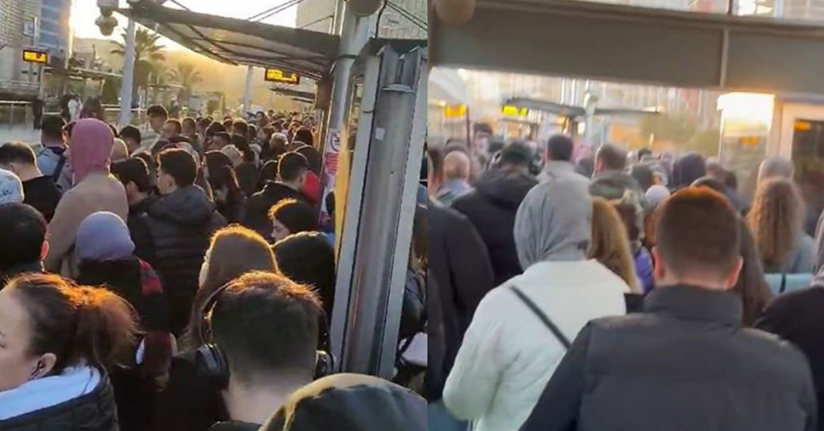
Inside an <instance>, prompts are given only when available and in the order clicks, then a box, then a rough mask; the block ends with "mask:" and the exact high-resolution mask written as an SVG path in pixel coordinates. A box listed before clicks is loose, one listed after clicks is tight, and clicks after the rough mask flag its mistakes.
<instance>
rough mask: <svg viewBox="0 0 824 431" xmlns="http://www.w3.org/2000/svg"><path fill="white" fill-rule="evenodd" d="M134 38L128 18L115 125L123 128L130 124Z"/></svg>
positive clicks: (131, 20)
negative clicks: (118, 113) (118, 111)
mask: <svg viewBox="0 0 824 431" xmlns="http://www.w3.org/2000/svg"><path fill="white" fill-rule="evenodd" d="M134 38H135V21H134V20H133V19H132V18H129V24H128V25H127V26H126V49H125V51H126V52H125V57H124V61H123V81H122V82H121V84H120V117H119V118H118V121H117V124H118V126H119V127H125V126H127V125H128V124H129V123H130V122H131V118H132V87H133V85H134V62H135V52H134V44H135V42H134Z"/></svg>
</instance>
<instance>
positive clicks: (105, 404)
mask: <svg viewBox="0 0 824 431" xmlns="http://www.w3.org/2000/svg"><path fill="white" fill-rule="evenodd" d="M0 430H3V431H119V430H120V428H119V427H118V425H117V408H116V407H115V404H114V391H113V390H112V385H111V384H110V383H109V379H108V378H107V377H105V376H103V378H102V379H101V380H100V384H98V385H97V388H95V390H94V391H92V392H91V393H89V394H86V395H83V396H81V397H78V398H75V399H73V400H70V401H66V402H65V403H62V404H58V405H56V406H52V407H49V408H45V409H42V410H37V411H34V412H31V413H28V414H25V415H22V416H17V417H14V418H11V419H8V420H0Z"/></svg>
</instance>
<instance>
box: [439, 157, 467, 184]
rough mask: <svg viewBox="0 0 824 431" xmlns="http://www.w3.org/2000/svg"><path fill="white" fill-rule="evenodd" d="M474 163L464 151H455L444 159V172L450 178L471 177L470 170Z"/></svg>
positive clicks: (461, 178) (465, 178)
mask: <svg viewBox="0 0 824 431" xmlns="http://www.w3.org/2000/svg"><path fill="white" fill-rule="evenodd" d="M471 165H472V163H471V162H470V161H469V157H468V156H467V155H466V154H465V153H464V152H463V151H453V152H451V153H449V154H447V155H446V157H444V159H443V174H444V177H445V178H446V179H448V180H463V181H466V180H468V179H469V172H470V169H471Z"/></svg>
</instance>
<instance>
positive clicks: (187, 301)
mask: <svg viewBox="0 0 824 431" xmlns="http://www.w3.org/2000/svg"><path fill="white" fill-rule="evenodd" d="M158 160H159V161H160V165H159V166H158V169H157V187H158V189H159V190H160V194H161V195H162V196H161V197H160V198H159V199H158V200H157V201H155V202H154V203H153V204H152V205H151V206H150V207H149V209H148V210H147V211H146V214H145V216H143V217H142V220H143V223H145V225H146V226H145V229H146V231H147V232H148V234H149V241H146V242H145V243H144V245H143V246H142V247H141V248H140V249H136V250H135V254H137V255H138V256H139V257H140V258H142V259H143V260H145V261H147V262H149V263H150V264H151V265H152V267H153V268H154V269H155V270H156V271H157V273H158V275H160V279H161V281H162V283H163V291H164V294H165V295H166V300H167V302H168V303H169V308H170V314H171V320H172V321H171V329H172V333H174V334H175V335H180V333H181V332H182V330H183V329H184V327H185V326H186V323H187V322H188V321H189V315H190V313H191V307H192V301H193V299H194V295H195V292H197V288H198V276H199V274H200V266H201V265H202V264H203V257H204V255H205V254H206V249H207V248H209V240H210V239H211V237H212V234H214V232H215V231H217V230H218V229H219V228H221V227H223V226H225V225H226V220H225V219H224V218H223V217H222V216H221V215H220V213H218V212H217V210H216V209H215V204H214V202H212V201H211V200H210V199H209V197H208V196H206V192H204V191H203V189H201V188H200V187H197V186H195V185H194V182H195V177H196V176H197V165H196V164H195V159H194V158H193V157H192V156H191V155H190V154H189V153H187V152H186V151H185V150H179V149H169V150H164V151H163V152H161V153H160V155H159V156H158Z"/></svg>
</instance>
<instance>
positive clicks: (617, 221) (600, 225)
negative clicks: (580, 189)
mask: <svg viewBox="0 0 824 431" xmlns="http://www.w3.org/2000/svg"><path fill="white" fill-rule="evenodd" d="M587 255H588V257H589V258H591V259H595V260H597V261H598V262H600V263H601V264H602V265H604V266H605V267H607V268H609V270H610V271H612V272H614V273H615V275H617V276H619V277H621V279H623V280H624V282H626V283H627V285H628V286H629V288H630V290H632V291H633V292H638V291H639V290H638V278H637V276H636V275H635V265H634V263H633V260H632V252H631V251H630V246H629V236H628V235H627V230H626V228H625V227H624V222H623V220H622V219H621V216H620V215H618V211H617V210H616V209H615V208H614V207H613V206H612V204H610V203H609V202H607V201H606V200H604V199H602V198H593V199H592V242H590V245H589V250H588V252H587Z"/></svg>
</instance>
